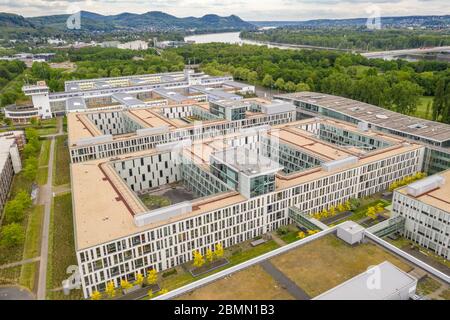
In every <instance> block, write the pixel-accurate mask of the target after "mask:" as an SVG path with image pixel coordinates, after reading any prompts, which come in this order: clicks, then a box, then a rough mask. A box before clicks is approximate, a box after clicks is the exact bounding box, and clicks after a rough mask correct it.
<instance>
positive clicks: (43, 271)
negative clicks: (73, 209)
mask: <svg viewBox="0 0 450 320" xmlns="http://www.w3.org/2000/svg"><path fill="white" fill-rule="evenodd" d="M54 155H55V138H54V137H53V138H52V142H51V143H50V156H49V161H48V176H47V184H46V185H44V186H42V187H41V188H40V192H39V203H40V204H43V205H44V206H45V209H44V221H43V225H42V237H41V262H40V264H39V281H38V290H37V298H38V300H45V291H46V286H47V262H48V231H49V228H50V210H51V206H52V182H53V159H54Z"/></svg>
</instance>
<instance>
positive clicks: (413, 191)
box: [406, 175, 445, 197]
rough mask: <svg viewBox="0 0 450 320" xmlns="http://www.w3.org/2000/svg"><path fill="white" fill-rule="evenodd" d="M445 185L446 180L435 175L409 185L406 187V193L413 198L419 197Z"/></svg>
mask: <svg viewBox="0 0 450 320" xmlns="http://www.w3.org/2000/svg"><path fill="white" fill-rule="evenodd" d="M444 184H445V178H444V177H442V176H439V175H434V176H431V177H428V178H425V179H422V180H419V181H416V182H414V183H411V184H409V185H408V186H407V187H406V192H407V193H408V194H409V195H411V196H413V197H418V196H421V195H422V194H424V193H427V192H429V191H431V190H434V189H437V188H440V187H442V186H443V185H444Z"/></svg>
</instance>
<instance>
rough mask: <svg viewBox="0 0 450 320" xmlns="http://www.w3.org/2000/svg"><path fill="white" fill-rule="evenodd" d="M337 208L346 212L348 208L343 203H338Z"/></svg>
mask: <svg viewBox="0 0 450 320" xmlns="http://www.w3.org/2000/svg"><path fill="white" fill-rule="evenodd" d="M337 209H338V211H339V212H344V211H345V210H346V208H345V205H344V204H342V203H339V204H338V206H337Z"/></svg>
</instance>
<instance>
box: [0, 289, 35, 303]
mask: <svg viewBox="0 0 450 320" xmlns="http://www.w3.org/2000/svg"><path fill="white" fill-rule="evenodd" d="M34 299H35V297H34V295H33V293H32V292H30V291H29V290H28V289H26V288H22V287H19V286H0V300H34Z"/></svg>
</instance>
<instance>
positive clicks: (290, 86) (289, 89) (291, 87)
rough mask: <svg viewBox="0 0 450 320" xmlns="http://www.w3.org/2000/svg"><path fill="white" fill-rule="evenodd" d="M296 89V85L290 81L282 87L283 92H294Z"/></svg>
mask: <svg viewBox="0 0 450 320" xmlns="http://www.w3.org/2000/svg"><path fill="white" fill-rule="evenodd" d="M296 89H297V85H296V84H295V83H294V82H292V81H288V82H286V84H285V85H284V90H286V91H287V92H294V91H295V90H296Z"/></svg>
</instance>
